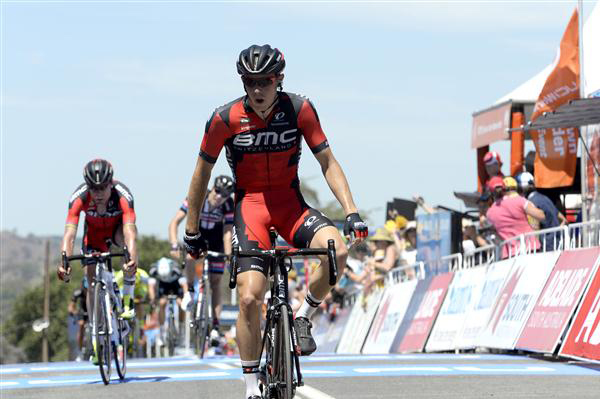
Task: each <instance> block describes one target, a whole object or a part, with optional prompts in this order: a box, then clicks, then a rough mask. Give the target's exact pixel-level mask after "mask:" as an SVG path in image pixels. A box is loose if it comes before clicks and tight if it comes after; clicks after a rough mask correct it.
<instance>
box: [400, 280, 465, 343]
mask: <svg viewBox="0 0 600 399" xmlns="http://www.w3.org/2000/svg"><path fill="white" fill-rule="evenodd" d="M453 276H454V274H453V273H446V274H441V275H439V276H435V277H433V279H432V280H431V284H429V287H428V288H427V291H426V292H425V295H424V297H423V300H422V301H421V304H420V305H419V310H418V311H417V313H416V314H415V316H414V317H413V319H412V322H411V323H410V327H409V328H408V330H407V331H406V334H405V335H404V338H403V339H402V342H401V343H400V345H398V347H397V348H396V350H397V351H398V352H420V351H422V350H423V348H424V347H425V343H426V342H427V338H428V337H429V333H430V332H431V328H432V327H433V322H434V321H435V318H436V317H437V314H438V312H439V311H440V308H441V307H442V303H443V302H444V298H445V297H446V292H447V291H448V287H449V286H450V282H451V281H452V277H453Z"/></svg>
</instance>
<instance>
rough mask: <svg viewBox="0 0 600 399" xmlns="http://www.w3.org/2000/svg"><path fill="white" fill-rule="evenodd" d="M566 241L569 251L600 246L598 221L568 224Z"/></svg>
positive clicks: (599, 221)
mask: <svg viewBox="0 0 600 399" xmlns="http://www.w3.org/2000/svg"><path fill="white" fill-rule="evenodd" d="M567 241H568V247H569V249H577V248H589V247H598V246H600V220H590V221H588V222H585V223H573V224H570V225H569V226H568V233H567Z"/></svg>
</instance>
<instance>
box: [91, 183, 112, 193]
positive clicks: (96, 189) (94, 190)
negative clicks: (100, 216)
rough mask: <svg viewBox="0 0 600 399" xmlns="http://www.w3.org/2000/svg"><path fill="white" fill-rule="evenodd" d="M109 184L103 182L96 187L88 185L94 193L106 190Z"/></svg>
mask: <svg viewBox="0 0 600 399" xmlns="http://www.w3.org/2000/svg"><path fill="white" fill-rule="evenodd" d="M108 186H109V184H103V185H101V186H96V187H90V191H92V192H94V193H101V192H103V191H104V190H106V188H107V187H108Z"/></svg>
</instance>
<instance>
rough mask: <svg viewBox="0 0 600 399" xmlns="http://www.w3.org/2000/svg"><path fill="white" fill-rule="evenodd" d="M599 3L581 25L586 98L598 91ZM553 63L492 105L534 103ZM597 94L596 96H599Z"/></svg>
mask: <svg viewBox="0 0 600 399" xmlns="http://www.w3.org/2000/svg"><path fill="white" fill-rule="evenodd" d="M598 38H600V2H599V3H596V5H595V7H594V9H593V10H592V13H591V14H590V16H589V17H588V19H587V21H585V23H584V24H583V68H584V69H583V74H584V80H585V82H584V90H585V95H586V97H587V96H589V95H590V94H592V93H594V92H597V91H599V90H600V40H598ZM553 67H554V63H552V64H550V65H548V66H546V67H545V68H544V69H543V70H541V71H540V72H539V73H538V74H536V75H535V76H533V77H532V78H530V79H529V80H527V81H526V82H525V83H523V84H521V85H520V86H519V87H517V88H516V89H514V90H512V91H511V92H509V93H508V94H506V95H505V96H502V97H501V98H500V99H498V101H496V102H495V103H494V104H501V103H504V102H506V101H512V102H519V103H524V102H525V103H526V102H535V101H536V100H537V98H538V96H539V94H540V92H541V91H542V88H543V87H544V83H545V82H546V79H547V78H548V75H550V72H552V70H553ZM599 95H600V93H597V94H596V96H599Z"/></svg>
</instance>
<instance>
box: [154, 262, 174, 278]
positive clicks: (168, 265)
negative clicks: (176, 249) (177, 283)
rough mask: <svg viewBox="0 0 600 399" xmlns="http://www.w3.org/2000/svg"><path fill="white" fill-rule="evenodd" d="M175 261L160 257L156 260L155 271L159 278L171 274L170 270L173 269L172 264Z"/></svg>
mask: <svg viewBox="0 0 600 399" xmlns="http://www.w3.org/2000/svg"><path fill="white" fill-rule="evenodd" d="M174 263H175V261H173V260H172V259H169V258H164V257H163V258H160V259H159V260H158V261H157V262H156V272H157V273H158V275H159V277H160V278H161V279H166V278H168V277H169V276H170V275H171V271H172V270H173V266H174V265H173V264H174Z"/></svg>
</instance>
